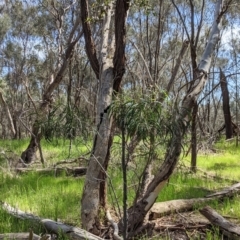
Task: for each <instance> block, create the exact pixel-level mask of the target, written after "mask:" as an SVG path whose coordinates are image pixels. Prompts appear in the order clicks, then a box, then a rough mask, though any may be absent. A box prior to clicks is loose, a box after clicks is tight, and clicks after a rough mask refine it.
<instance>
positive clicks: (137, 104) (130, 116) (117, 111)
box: [111, 94, 171, 141]
mask: <svg viewBox="0 0 240 240" xmlns="http://www.w3.org/2000/svg"><path fill="white" fill-rule="evenodd" d="M111 114H112V115H113V116H114V119H115V120H116V122H117V125H118V127H119V128H120V129H122V128H124V129H125V130H126V131H127V134H128V136H130V137H132V136H134V135H135V134H136V135H137V136H138V138H139V139H141V140H143V141H145V140H147V139H148V138H149V137H150V138H151V137H152V136H153V135H155V136H156V135H158V136H161V137H162V138H163V139H164V136H166V135H168V134H169V133H171V120H170V115H169V111H167V108H165V107H164V106H163V104H162V103H161V102H160V101H158V100H156V99H155V97H154V96H153V94H149V95H145V96H144V97H143V96H135V97H134V98H132V97H131V96H130V97H129V96H128V95H120V96H119V97H117V98H116V99H115V100H114V101H113V103H112V105H111Z"/></svg>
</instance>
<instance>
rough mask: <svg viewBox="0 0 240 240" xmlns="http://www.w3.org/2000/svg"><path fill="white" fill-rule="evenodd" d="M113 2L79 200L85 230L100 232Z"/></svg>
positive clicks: (104, 35)
mask: <svg viewBox="0 0 240 240" xmlns="http://www.w3.org/2000/svg"><path fill="white" fill-rule="evenodd" d="M112 6H113V4H112V2H110V4H109V7H108V11H107V13H106V16H105V19H104V23H103V28H102V43H101V50H100V54H101V55H100V75H99V76H100V85H99V90H98V97H97V111H96V112H97V116H96V121H97V132H96V135H95V141H94V146H93V150H92V154H91V157H90V159H89V166H88V169H87V174H86V180H85V185H84V191H83V196H82V202H81V204H82V205H81V208H82V212H81V217H82V218H81V219H82V223H83V227H84V229H87V230H88V231H90V232H93V233H95V234H98V233H99V229H98V226H99V222H98V220H97V219H96V216H98V214H99V210H100V209H99V207H100V203H99V199H100V196H99V194H100V183H101V181H103V179H101V177H100V174H101V172H102V171H103V172H104V171H105V167H104V161H105V159H106V156H107V152H108V142H109V138H110V133H111V127H112V119H111V118H109V116H108V110H109V107H110V104H111V102H112V94H113V79H114V73H113V62H112V59H111V58H109V56H108V52H109V49H108V45H109V43H108V41H109V31H110V24H111V12H112Z"/></svg>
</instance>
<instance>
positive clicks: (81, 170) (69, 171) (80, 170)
mask: <svg viewBox="0 0 240 240" xmlns="http://www.w3.org/2000/svg"><path fill="white" fill-rule="evenodd" d="M15 170H16V172H17V173H19V174H21V173H27V172H40V173H51V172H52V173H53V174H54V175H55V176H59V175H60V174H62V173H65V174H66V175H67V176H69V175H73V176H74V177H78V176H83V175H85V174H86V172H87V168H86V167H75V168H69V167H65V168H60V167H58V168H41V169H34V168H16V169H15Z"/></svg>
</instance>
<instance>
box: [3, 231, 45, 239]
mask: <svg viewBox="0 0 240 240" xmlns="http://www.w3.org/2000/svg"><path fill="white" fill-rule="evenodd" d="M29 236H30V235H29V232H23V233H4V234H0V240H29ZM40 239H41V237H40V236H38V235H36V234H34V233H33V234H32V236H31V240H40Z"/></svg>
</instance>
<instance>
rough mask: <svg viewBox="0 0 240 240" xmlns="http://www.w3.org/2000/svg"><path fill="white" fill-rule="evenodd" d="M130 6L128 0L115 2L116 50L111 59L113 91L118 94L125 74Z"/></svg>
mask: <svg viewBox="0 0 240 240" xmlns="http://www.w3.org/2000/svg"><path fill="white" fill-rule="evenodd" d="M129 6H130V1H129V0H117V2H116V8H115V41H116V49H115V53H114V58H113V64H114V75H115V79H114V85H113V90H114V91H116V92H118V91H119V87H120V83H121V80H122V77H123V74H124V73H125V63H126V57H125V46H126V24H125V23H126V19H127V14H128V10H129Z"/></svg>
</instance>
